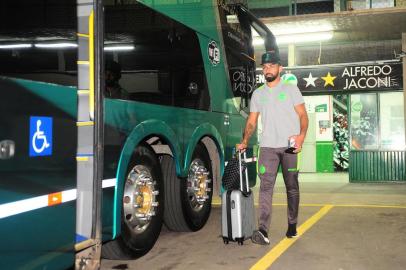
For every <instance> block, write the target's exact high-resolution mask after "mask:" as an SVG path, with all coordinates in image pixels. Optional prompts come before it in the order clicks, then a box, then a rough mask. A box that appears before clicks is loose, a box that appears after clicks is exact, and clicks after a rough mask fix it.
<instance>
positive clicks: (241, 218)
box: [221, 152, 255, 245]
mask: <svg viewBox="0 0 406 270" xmlns="http://www.w3.org/2000/svg"><path fill="white" fill-rule="evenodd" d="M238 153H239V157H238V159H239V170H240V173H239V175H240V189H239V190H238V189H236V190H227V191H225V192H224V193H223V194H222V197H221V212H222V213H221V224H222V236H223V241H224V243H225V244H228V242H229V241H236V242H238V244H239V245H243V243H244V240H246V239H250V238H251V236H252V234H253V232H254V230H255V212H254V211H255V210H254V195H253V194H252V191H251V189H250V188H249V181H248V169H245V170H244V171H245V172H243V171H242V166H241V153H240V152H238ZM246 158H247V156H246V153H245V152H244V160H246ZM244 176H245V187H244V183H243V178H244Z"/></svg>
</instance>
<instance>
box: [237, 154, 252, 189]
mask: <svg viewBox="0 0 406 270" xmlns="http://www.w3.org/2000/svg"><path fill="white" fill-rule="evenodd" d="M242 155H243V156H244V161H246V160H247V153H246V152H244V153H243V154H242ZM238 162H239V165H240V166H239V167H240V190H241V192H242V193H244V185H243V183H242V179H243V175H242V161H241V151H238ZM245 182H246V184H247V191H246V192H247V193H249V192H250V186H249V181H248V168H245Z"/></svg>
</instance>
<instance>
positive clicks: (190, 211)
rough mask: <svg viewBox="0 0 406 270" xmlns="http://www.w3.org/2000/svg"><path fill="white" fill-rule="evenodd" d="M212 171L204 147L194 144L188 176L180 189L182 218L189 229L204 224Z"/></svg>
mask: <svg viewBox="0 0 406 270" xmlns="http://www.w3.org/2000/svg"><path fill="white" fill-rule="evenodd" d="M212 196H213V173H212V167H211V161H210V156H209V153H208V152H207V149H206V147H205V146H204V145H203V144H202V143H199V144H197V145H196V147H195V150H194V152H193V155H192V161H191V163H190V165H189V171H188V177H187V178H186V181H184V188H183V189H182V206H183V207H182V208H183V213H184V218H185V221H186V223H187V224H188V227H189V229H190V230H191V231H198V230H200V229H201V228H203V226H204V225H205V224H206V222H207V220H208V218H209V216H210V212H211V200H212Z"/></svg>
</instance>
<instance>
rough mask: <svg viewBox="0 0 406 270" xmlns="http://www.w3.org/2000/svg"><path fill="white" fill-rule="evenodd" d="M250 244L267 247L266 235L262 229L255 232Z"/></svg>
mask: <svg viewBox="0 0 406 270" xmlns="http://www.w3.org/2000/svg"><path fill="white" fill-rule="evenodd" d="M251 240H252V242H253V243H255V244H259V245H269V238H268V233H267V232H266V231H264V230H262V229H260V230H258V231H255V232H254V233H253V235H252V238H251Z"/></svg>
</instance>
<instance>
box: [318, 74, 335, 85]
mask: <svg viewBox="0 0 406 270" xmlns="http://www.w3.org/2000/svg"><path fill="white" fill-rule="evenodd" d="M321 78H322V79H323V80H324V81H325V83H324V86H327V85H329V84H330V85H331V86H334V79H335V78H337V76H331V74H330V72H328V73H327V76H326V77H321Z"/></svg>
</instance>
